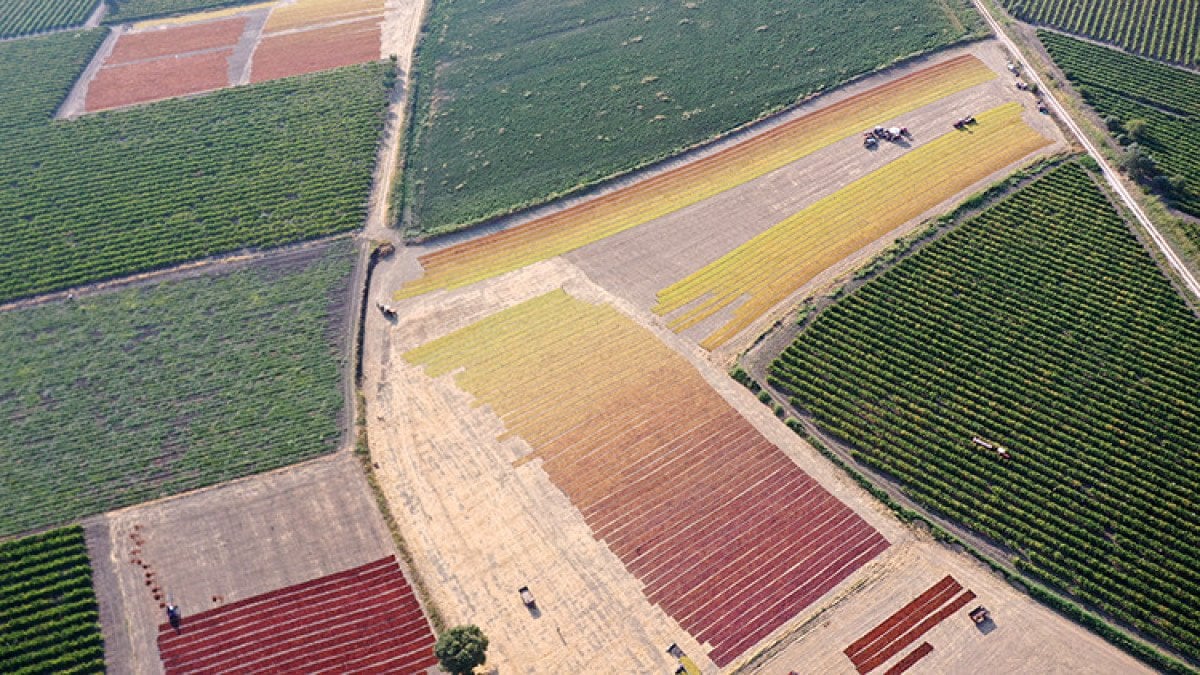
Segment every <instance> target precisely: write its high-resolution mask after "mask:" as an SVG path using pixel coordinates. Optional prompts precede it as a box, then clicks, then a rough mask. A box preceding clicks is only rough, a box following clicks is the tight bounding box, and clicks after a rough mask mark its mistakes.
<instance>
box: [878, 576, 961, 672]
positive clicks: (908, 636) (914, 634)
mask: <svg viewBox="0 0 1200 675" xmlns="http://www.w3.org/2000/svg"><path fill="white" fill-rule="evenodd" d="M974 599H975V594H974V593H972V592H971V591H967V592H965V593H963V594H962V595H960V596H958V597H957V598H955V599H954V600H952V601H951V602H950V604H948V605H946V606H945V607H943V608H941V609H939V610H938V611H937V612H935V613H934V614H931V615H930V616H928V617H926V618H925V620H924V621H922V622H921V623H919V624H917V625H916V627H915V628H913V629H912V630H910V631H908V632H907V633H905V634H904V635H901V636H900V637H899V638H897V639H896V641H895V642H892V643H891V644H890V645H888V646H887V647H886V648H884V649H883V650H882V651H880V652H878V653H877V654H876V655H875V656H873V657H871V658H869V659H867V660H866V661H863V662H862V663H858V664H855V665H856V666H858V672H860V673H867V672H870V671H872V670H874V669H876V668H878V667H879V666H882V665H883V664H884V663H886V662H887V660H888V659H890V658H892V657H893V656H895V655H896V654H899V653H900V652H901V651H903V650H904V648H905V647H908V646H909V645H910V644H912V643H913V642H915V641H916V640H917V638H919V637H921V636H922V635H924V634H925V633H927V632H929V630H930V629H931V628H933V627H934V626H936V625H938V624H939V623H941V622H943V621H945V620H946V617H948V616H950V615H951V614H953V613H955V612H957V611H958V610H960V609H962V608H963V607H964V606H966V604H967V603H968V602H971V601H972V600H974Z"/></svg>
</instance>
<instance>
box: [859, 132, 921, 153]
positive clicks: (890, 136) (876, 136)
mask: <svg viewBox="0 0 1200 675" xmlns="http://www.w3.org/2000/svg"><path fill="white" fill-rule="evenodd" d="M905 138H912V134H910V133H909V132H908V127H889V128H887V129H885V128H883V127H875V128H874V129H872V130H870V131H868V132H865V133H864V134H863V146H864V147H867V148H874V147H875V146H876V145H877V144H878V142H879V141H891V142H893V143H898V142H900V141H902V140H904V139H905Z"/></svg>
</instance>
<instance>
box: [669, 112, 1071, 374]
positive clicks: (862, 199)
mask: <svg viewBox="0 0 1200 675" xmlns="http://www.w3.org/2000/svg"><path fill="white" fill-rule="evenodd" d="M977 118H978V124H977V125H974V126H971V127H969V128H968V129H967V130H961V131H960V130H950V131H949V132H948V133H946V134H945V135H944V136H942V137H941V138H939V139H937V140H935V141H933V142H931V143H929V144H927V145H925V146H923V147H921V148H918V149H916V150H913V151H912V152H909V153H907V154H905V155H903V156H902V157H900V158H899V159H897V160H896V161H894V162H892V163H890V164H888V165H887V166H885V167H883V168H882V169H879V170H877V171H875V172H873V173H871V174H870V175H868V176H865V177H864V178H861V179H859V180H857V181H855V182H853V183H851V184H850V185H848V186H846V187H845V188H843V189H841V190H839V191H838V192H836V193H834V194H832V195H830V196H829V197H826V198H825V199H822V200H820V201H818V202H816V203H815V204H813V205H812V206H810V207H808V208H806V209H804V210H803V211H800V212H799V213H796V214H794V215H792V216H790V217H788V218H786V219H785V220H783V221H781V222H780V223H778V224H777V225H775V226H774V227H772V228H771V229H769V230H767V231H766V232H764V233H762V234H760V235H758V236H757V237H755V238H754V239H751V240H750V241H749V242H747V243H746V244H744V245H742V246H740V247H738V248H737V249H735V250H733V251H731V252H729V253H728V254H726V255H725V256H723V257H721V258H720V259H719V260H717V261H715V262H713V263H711V264H709V265H708V266H706V267H704V268H702V269H700V270H698V271H696V272H694V273H693V274H691V275H689V276H688V277H686V278H684V279H682V280H680V281H678V282H677V283H675V284H673V285H671V286H669V287H667V288H665V289H663V290H662V292H660V293H659V296H658V304H657V305H656V306H655V307H654V312H655V313H657V314H660V315H666V316H668V317H669V323H670V326H671V328H672V329H674V330H676V331H683V330H687V329H688V328H691V327H692V326H695V325H696V324H698V323H700V322H701V321H704V320H706V319H708V318H710V317H713V316H715V315H717V314H718V313H719V312H721V311H722V310H726V309H727V308H728V309H731V310H732V316H731V317H729V318H727V319H725V320H724V323H723V325H721V326H720V327H719V328H717V329H716V330H714V331H712V332H709V333H708V334H707V337H705V338H704V339H703V340H701V341H700V345H701V346H702V347H704V348H705V349H710V350H711V349H714V348H716V347H719V346H721V345H722V344H724V343H725V342H726V341H728V340H730V339H731V338H733V337H734V336H735V335H737V334H738V333H739V332H741V331H742V330H744V329H745V328H746V327H748V326H749V325H751V324H752V323H753V322H754V321H755V320H756V319H757V318H758V317H759V316H761V315H762V314H764V313H766V312H767V311H768V310H770V309H771V308H772V307H773V306H775V305H776V304H778V303H780V302H782V301H784V300H786V299H787V298H788V297H789V296H790V295H792V294H793V293H794V292H795V291H797V290H799V289H800V288H801V287H802V286H803V285H804V284H805V283H807V282H808V281H809V280H810V279H812V278H813V277H815V276H816V275H817V274H819V273H821V272H822V271H824V270H825V269H827V268H829V267H830V266H832V265H834V264H835V263H837V262H838V261H840V260H842V259H843V258H845V257H846V256H848V255H850V254H851V253H854V252H855V251H857V250H859V249H861V248H862V247H864V246H866V245H868V244H870V243H871V242H873V241H875V240H877V239H879V238H880V237H882V236H883V235H885V234H887V233H888V232H890V231H892V230H894V229H895V228H897V227H899V226H901V225H902V224H904V223H905V222H907V221H909V220H910V219H912V218H914V217H916V216H918V215H920V214H921V213H923V212H925V211H926V210H928V209H930V208H932V207H934V206H936V205H937V204H940V203H941V202H943V201H945V200H947V199H949V198H950V197H952V196H953V195H955V194H957V193H959V192H961V191H963V190H964V189H966V188H968V187H970V186H971V185H973V184H974V183H976V182H978V181H980V180H982V179H983V178H986V177H987V176H988V175H990V174H992V173H994V172H996V171H998V170H1000V169H1003V168H1004V167H1006V166H1008V165H1010V164H1012V163H1014V162H1016V161H1017V160H1019V159H1021V158H1022V157H1025V156H1027V155H1029V154H1030V153H1032V152H1034V151H1036V150H1038V149H1040V148H1042V147H1044V146H1046V145H1049V144H1050V142H1051V141H1050V139H1048V138H1046V137H1045V136H1043V135H1042V134H1040V133H1038V132H1037V131H1035V130H1034V129H1033V128H1032V127H1030V126H1029V125H1028V124H1026V123H1025V122H1024V121H1023V119H1022V107H1021V105H1020V104H1018V103H1009V104H1006V105H1004V106H1001V107H998V108H994V109H992V110H990V111H988V112H986V113H981V114H979V115H977Z"/></svg>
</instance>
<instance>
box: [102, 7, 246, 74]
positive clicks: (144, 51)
mask: <svg viewBox="0 0 1200 675" xmlns="http://www.w3.org/2000/svg"><path fill="white" fill-rule="evenodd" d="M247 21H248V19H247V17H246V16H244V15H243V16H234V17H232V18H228V19H223V20H221V21H206V22H204V23H198V24H194V25H189V26H173V27H169V28H161V29H156V30H147V31H141V32H137V33H124V34H122V35H121V36H120V37H119V38H118V39H117V44H116V45H115V46H114V47H113V50H112V53H111V54H110V55H109V57H108V60H107V61H106V62H105V65H106V66H113V65H117V64H121V63H129V62H130V61H141V60H144V59H156V58H161V57H164V56H175V55H179V54H187V53H188V52H195V51H203V50H208V49H215V48H218V47H232V46H233V45H234V44H236V43H237V41H238V38H240V37H241V36H242V31H244V30H245V29H246V22H247Z"/></svg>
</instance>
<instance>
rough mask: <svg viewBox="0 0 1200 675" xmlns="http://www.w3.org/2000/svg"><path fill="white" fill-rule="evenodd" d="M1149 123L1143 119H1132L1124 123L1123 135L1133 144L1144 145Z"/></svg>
mask: <svg viewBox="0 0 1200 675" xmlns="http://www.w3.org/2000/svg"><path fill="white" fill-rule="evenodd" d="M1148 125H1149V123H1148V122H1146V120H1143V119H1132V120H1129V121H1128V122H1126V123H1125V133H1126V134H1127V135H1128V136H1129V138H1130V139H1131V140H1133V142H1134V143H1145V142H1146V138H1147V135H1148V134H1149V132H1150V129H1149V128H1148Z"/></svg>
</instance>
